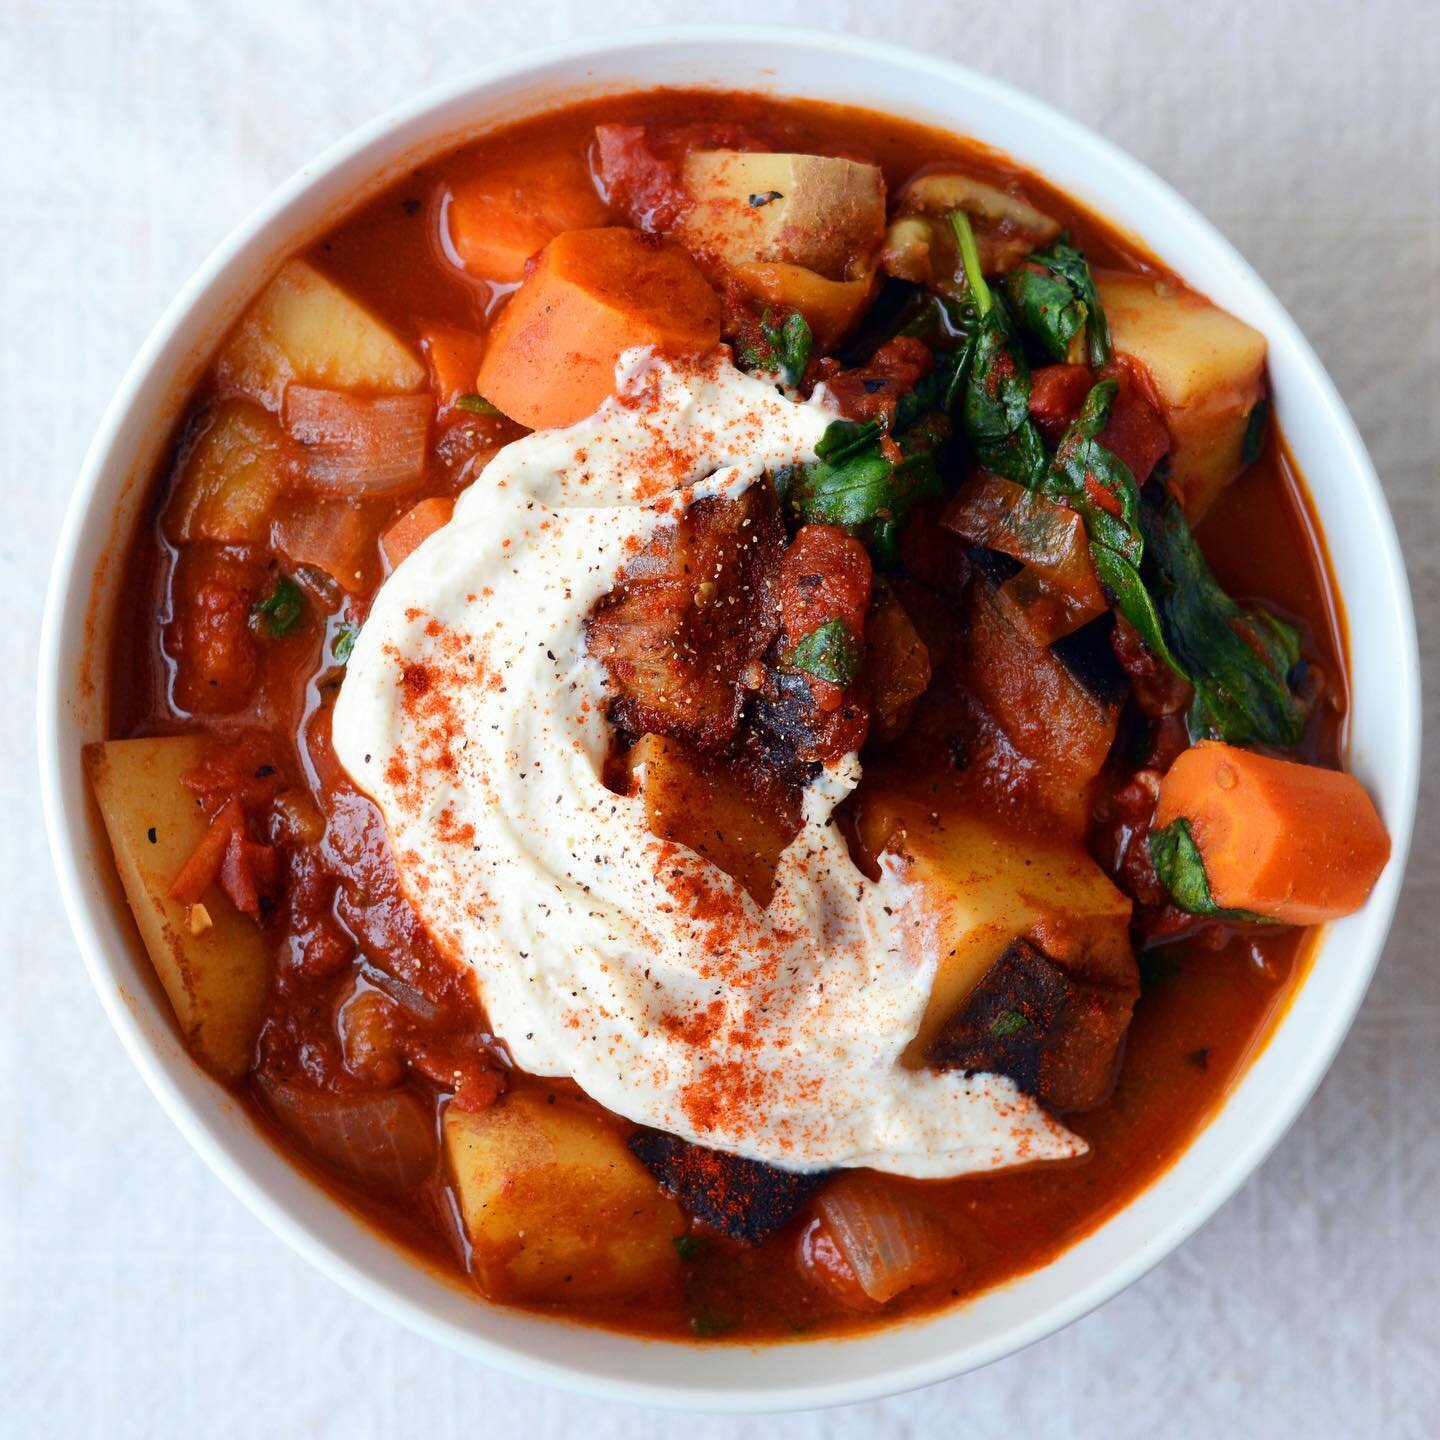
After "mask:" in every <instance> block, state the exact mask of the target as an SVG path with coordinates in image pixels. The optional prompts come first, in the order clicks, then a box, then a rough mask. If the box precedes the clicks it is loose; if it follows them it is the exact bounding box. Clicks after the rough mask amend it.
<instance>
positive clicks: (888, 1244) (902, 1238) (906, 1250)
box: [815, 1173, 959, 1304]
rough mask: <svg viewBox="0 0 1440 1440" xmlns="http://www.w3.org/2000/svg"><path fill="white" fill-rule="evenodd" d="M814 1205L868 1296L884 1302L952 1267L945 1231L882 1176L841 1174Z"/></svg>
mask: <svg viewBox="0 0 1440 1440" xmlns="http://www.w3.org/2000/svg"><path fill="white" fill-rule="evenodd" d="M815 1208H816V1210H817V1211H818V1213H819V1215H820V1218H821V1220H822V1221H823V1222H824V1224H825V1227H826V1229H827V1230H828V1231H829V1232H830V1236H831V1238H832V1239H833V1240H834V1242H835V1245H836V1248H837V1249H838V1250H839V1251H840V1253H841V1254H842V1255H843V1256H844V1257H845V1259H846V1261H847V1262H848V1263H849V1266H850V1268H851V1269H852V1270H853V1271H854V1272H855V1279H856V1282H857V1283H858V1284H859V1286H860V1288H861V1289H862V1290H863V1291H864V1292H865V1293H866V1294H867V1295H868V1296H869V1297H870V1298H871V1299H872V1300H876V1301H878V1302H880V1303H881V1304H884V1302H885V1301H887V1300H892V1299H894V1297H895V1296H896V1295H899V1294H900V1293H901V1292H902V1291H904V1290H908V1289H910V1288H911V1286H913V1285H925V1284H933V1283H935V1282H937V1281H943V1280H949V1279H950V1278H951V1277H952V1276H953V1275H954V1273H955V1271H956V1268H957V1266H958V1263H959V1262H958V1257H957V1255H956V1253H955V1241H954V1238H953V1237H952V1236H951V1234H950V1232H949V1231H948V1230H947V1229H946V1228H945V1226H944V1225H943V1224H942V1223H941V1222H940V1221H939V1220H938V1219H937V1218H936V1217H935V1216H934V1215H932V1214H931V1213H930V1212H929V1211H928V1210H926V1209H924V1208H923V1207H921V1206H920V1205H919V1204H918V1203H917V1202H916V1201H915V1200H914V1199H913V1198H912V1197H911V1196H910V1195H908V1194H907V1193H906V1192H905V1191H904V1190H903V1189H902V1188H901V1187H900V1186H898V1185H895V1184H893V1183H892V1182H889V1181H887V1180H886V1179H885V1178H884V1177H883V1176H877V1175H864V1174H860V1173H852V1174H847V1175H843V1176H841V1177H840V1179H838V1180H836V1181H835V1182H834V1183H833V1184H831V1185H829V1186H828V1187H827V1188H826V1190H825V1191H824V1193H823V1194H822V1195H821V1196H820V1198H819V1200H818V1201H816V1206H815Z"/></svg>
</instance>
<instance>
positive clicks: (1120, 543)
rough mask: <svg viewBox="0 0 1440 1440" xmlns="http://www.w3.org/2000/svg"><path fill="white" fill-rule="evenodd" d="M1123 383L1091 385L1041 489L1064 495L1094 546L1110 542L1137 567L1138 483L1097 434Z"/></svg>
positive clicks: (1140, 548) (1141, 550)
mask: <svg viewBox="0 0 1440 1440" xmlns="http://www.w3.org/2000/svg"><path fill="white" fill-rule="evenodd" d="M1119 388H1120V387H1119V384H1118V382H1117V381H1114V380H1102V381H1101V382H1100V383H1099V384H1098V385H1095V386H1092V387H1091V390H1090V393H1089V394H1088V395H1087V396H1086V397H1085V403H1084V405H1082V406H1081V407H1080V414H1079V415H1078V416H1077V417H1076V419H1075V423H1074V424H1073V425H1071V427H1070V428H1069V430H1067V431H1066V432H1065V436H1064V438H1063V439H1062V440H1061V441H1060V448H1059V449H1058V450H1057V451H1056V452H1055V460H1054V463H1053V464H1052V465H1051V466H1050V468H1049V469H1048V470H1047V471H1046V472H1045V475H1044V478H1043V480H1042V481H1041V483H1040V486H1039V488H1040V490H1041V491H1042V493H1044V494H1046V495H1050V496H1054V497H1057V498H1064V499H1065V500H1067V501H1068V502H1069V503H1070V505H1071V506H1073V507H1074V509H1076V510H1078V511H1079V512H1080V514H1081V515H1082V516H1084V519H1085V531H1086V534H1088V535H1089V537H1090V543H1091V544H1092V545H1103V546H1106V547H1108V548H1109V549H1111V550H1113V551H1114V552H1115V553H1116V554H1117V555H1119V556H1120V557H1121V558H1122V559H1124V560H1125V561H1127V562H1128V563H1129V564H1130V565H1131V566H1133V567H1135V568H1136V569H1138V568H1139V565H1140V560H1141V557H1142V556H1143V555H1144V553H1145V542H1144V540H1143V539H1142V538H1141V535H1140V521H1139V516H1140V488H1139V486H1137V485H1136V484H1135V477H1134V476H1133V475H1132V474H1131V473H1130V471H1129V469H1128V468H1127V467H1126V465H1125V463H1124V462H1123V461H1122V460H1121V459H1120V458H1119V457H1118V456H1116V455H1114V454H1113V453H1112V452H1111V451H1109V450H1107V449H1106V448H1105V446H1103V445H1102V444H1101V443H1100V442H1099V440H1097V439H1096V438H1095V437H1096V436H1097V435H1099V433H1100V432H1101V431H1102V430H1103V429H1104V428H1105V425H1106V422H1107V421H1108V420H1109V419H1110V407H1111V405H1112V404H1114V401H1115V395H1116V393H1117V392H1118V390H1119Z"/></svg>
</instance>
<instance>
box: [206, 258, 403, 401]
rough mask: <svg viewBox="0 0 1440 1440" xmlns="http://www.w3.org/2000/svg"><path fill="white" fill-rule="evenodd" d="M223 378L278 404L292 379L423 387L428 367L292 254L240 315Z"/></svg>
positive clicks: (338, 385) (223, 359)
mask: <svg viewBox="0 0 1440 1440" xmlns="http://www.w3.org/2000/svg"><path fill="white" fill-rule="evenodd" d="M218 365H219V372H220V379H221V381H222V383H224V384H225V385H228V386H232V387H234V388H235V389H236V390H240V391H242V392H243V393H245V394H246V395H249V396H251V397H252V398H253V399H255V400H258V401H260V402H261V404H263V405H266V406H268V407H269V408H270V409H271V410H278V409H279V408H280V402H281V400H282V399H283V398H284V394H285V387H286V386H287V385H288V384H289V383H290V382H291V381H292V380H294V381H298V382H299V383H300V384H302V385H316V386H321V387H325V388H330V389H339V390H379V391H385V392H390V393H393V392H397V391H406V390H418V389H419V388H420V387H421V386H422V385H423V384H425V380H426V375H425V367H424V366H423V365H422V364H421V363H420V361H419V360H418V359H417V358H416V357H415V356H414V355H412V354H411V353H410V351H409V350H408V349H407V348H406V347H405V346H404V345H402V344H401V343H400V341H399V340H398V339H397V338H396V337H395V335H394V334H393V333H392V332H391V331H390V330H389V329H387V328H386V327H385V326H384V325H382V324H381V323H380V321H379V320H377V319H376V318H375V317H374V316H373V315H372V314H371V313H370V312H369V311H368V310H367V309H365V307H364V306H363V305H361V304H360V302H359V301H357V300H353V299H351V297H350V296H349V295H347V294H346V293H345V292H344V291H343V290H342V289H341V288H340V287H339V286H338V285H336V284H335V283H334V282H333V281H331V280H327V279H326V278H325V276H323V275H322V274H320V272H319V271H318V270H316V269H315V267H314V266H313V265H309V264H307V263H306V262H305V261H304V260H290V261H287V262H286V264H285V265H284V266H283V267H282V268H281V270H280V273H279V274H278V275H277V276H276V277H275V278H274V279H273V280H272V281H271V282H270V284H269V285H267V286H266V287H265V289H264V290H263V291H262V292H261V294H260V297H259V298H258V299H257V300H256V301H255V303H254V304H253V305H251V307H250V308H249V309H248V310H247V311H246V312H245V314H244V315H243V316H242V317H241V320H240V323H239V325H238V326H236V328H235V330H234V331H233V332H232V333H231V335H230V338H229V339H228V340H227V341H226V342H225V347H224V349H223V350H221V352H220V359H219V362H218Z"/></svg>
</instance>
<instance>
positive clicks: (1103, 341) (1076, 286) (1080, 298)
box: [1026, 235, 1115, 366]
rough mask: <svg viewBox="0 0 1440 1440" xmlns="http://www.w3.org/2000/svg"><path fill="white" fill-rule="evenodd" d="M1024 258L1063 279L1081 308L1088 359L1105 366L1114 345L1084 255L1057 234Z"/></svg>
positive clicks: (1109, 359) (1108, 361) (1112, 357)
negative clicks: (1042, 247) (1083, 315)
mask: <svg viewBox="0 0 1440 1440" xmlns="http://www.w3.org/2000/svg"><path fill="white" fill-rule="evenodd" d="M1026 258H1027V259H1028V260H1029V261H1030V263H1031V264H1032V265H1039V266H1040V267H1041V268H1043V269H1045V270H1048V271H1049V272H1050V273H1051V274H1052V275H1054V276H1055V277H1056V278H1057V279H1059V280H1062V281H1064V283H1065V287H1066V289H1068V290H1069V291H1070V294H1071V296H1072V298H1073V299H1074V300H1075V302H1076V303H1077V304H1080V305H1083V306H1084V307H1085V340H1086V350H1087V354H1088V358H1089V361H1090V363H1091V364H1092V365H1096V366H1099V365H1108V364H1109V363H1110V362H1111V360H1113V359H1114V358H1115V347H1114V345H1113V344H1112V343H1111V340H1110V323H1109V321H1108V320H1106V318H1105V307H1104V306H1103V305H1101V303H1100V295H1099V292H1098V291H1097V290H1096V289H1095V277H1094V276H1093V275H1091V273H1090V266H1089V265H1088V264H1087V263H1086V260H1085V257H1084V255H1082V254H1081V253H1080V251H1079V250H1077V249H1076V248H1075V247H1074V246H1073V245H1071V244H1069V243H1068V241H1067V239H1066V237H1065V236H1064V235H1061V236H1060V238H1059V239H1058V240H1056V241H1055V243H1054V244H1053V245H1051V246H1049V247H1048V248H1047V249H1045V250H1037V251H1035V252H1034V254H1032V255H1029V256H1027V257H1026Z"/></svg>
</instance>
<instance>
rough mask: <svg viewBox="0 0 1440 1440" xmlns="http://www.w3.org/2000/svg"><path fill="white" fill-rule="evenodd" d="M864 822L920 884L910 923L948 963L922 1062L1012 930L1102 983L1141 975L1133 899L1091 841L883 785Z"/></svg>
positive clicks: (874, 843) (865, 832)
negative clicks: (1028, 828) (885, 790)
mask: <svg viewBox="0 0 1440 1440" xmlns="http://www.w3.org/2000/svg"><path fill="white" fill-rule="evenodd" d="M860 833H861V836H862V838H863V840H864V842H865V847H866V849H868V850H869V851H870V853H871V854H875V855H879V854H888V855H889V856H890V857H891V858H890V861H889V863H890V864H891V865H893V866H894V867H895V868H897V869H898V871H899V873H900V874H901V876H903V878H904V879H905V880H907V881H908V882H910V884H912V885H914V886H916V887H918V889H917V891H916V893H915V895H914V899H913V901H912V902H911V903H910V904H908V905H907V907H906V910H905V912H904V913H903V916H902V923H903V924H904V925H905V926H906V927H907V929H910V928H911V927H913V929H914V932H915V934H916V937H917V940H918V939H919V937H920V936H922V935H928V936H929V937H933V938H929V939H927V942H926V943H932V944H934V945H935V947H936V949H937V950H938V952H939V956H940V963H939V967H938V969H937V970H936V974H935V981H934V985H933V987H932V988H931V992H930V1003H929V1004H928V1005H927V1006H926V1009H925V1014H924V1016H923V1017H922V1019H921V1021H920V1026H919V1029H918V1030H917V1031H916V1034H915V1039H914V1040H913V1041H912V1042H911V1044H910V1046H909V1048H908V1049H907V1051H906V1059H907V1061H908V1062H910V1063H912V1064H917V1065H918V1064H920V1063H922V1062H923V1060H924V1058H925V1055H926V1053H927V1052H928V1051H929V1049H930V1045H931V1042H932V1041H933V1040H934V1039H935V1037H936V1035H937V1034H938V1033H939V1032H940V1030H941V1028H942V1027H943V1026H944V1024H945V1022H946V1021H947V1020H948V1019H949V1018H950V1016H951V1015H952V1014H953V1013H954V1012H955V1010H956V1009H957V1008H958V1006H959V1005H960V1003H961V1002H962V1001H963V1000H964V999H965V998H966V997H967V996H968V995H969V994H970V992H971V991H972V990H974V989H975V987H976V986H977V985H978V984H979V983H980V982H981V980H983V979H984V978H985V976H986V974H987V973H988V972H989V970H990V968H991V966H993V965H994V964H995V962H996V961H998V960H999V959H1000V957H1001V956H1002V955H1003V954H1004V953H1005V951H1006V949H1007V948H1008V947H1009V946H1010V944H1011V942H1012V941H1015V940H1019V939H1024V940H1029V941H1030V942H1031V943H1032V944H1034V945H1036V946H1037V947H1038V948H1039V949H1041V950H1043V951H1044V952H1045V954H1046V955H1048V956H1049V957H1050V958H1051V959H1052V960H1053V961H1055V963H1056V964H1058V965H1060V966H1061V967H1062V968H1064V969H1065V970H1067V971H1069V972H1072V973H1074V974H1076V975H1078V976H1080V977H1082V978H1085V979H1088V980H1091V981H1094V982H1096V983H1099V984H1108V985H1112V986H1116V987H1121V988H1128V987H1129V986H1131V985H1133V984H1134V983H1136V982H1135V974H1136V972H1135V958H1134V955H1133V953H1132V951H1131V949H1130V935H1129V927H1130V913H1131V903H1130V900H1129V899H1128V898H1127V897H1126V896H1124V895H1122V894H1121V893H1120V891H1119V890H1117V889H1116V888H1115V887H1114V886H1113V885H1112V884H1111V883H1110V881H1109V880H1108V879H1107V878H1106V876H1105V875H1104V874H1103V872H1102V871H1101V870H1100V867H1099V866H1098V865H1096V864H1095V862H1094V861H1093V860H1092V859H1091V858H1090V856H1089V854H1088V853H1087V852H1086V850H1085V848H1084V846H1083V844H1081V843H1080V842H1079V841H1078V840H1077V841H1065V840H1062V839H1058V838H1054V837H1051V838H1047V839H1043V840H1042V839H1039V838H1037V837H1034V836H1029V835H1024V836H1022V835H1018V834H1015V833H1012V832H1009V831H1006V830H1004V829H1002V828H1000V827H999V826H997V825H996V824H995V823H994V822H993V821H992V820H989V819H982V818H981V817H980V816H978V815H972V814H970V813H968V812H966V811H964V810H958V809H956V810H953V811H949V812H947V813H945V814H943V815H941V814H937V813H935V812H934V811H933V810H932V809H931V808H930V807H929V806H928V805H921V804H918V803H915V802H912V801H909V800H906V799H903V798H899V797H893V798H890V797H884V796H875V797H874V798H872V799H871V800H870V801H869V802H868V803H867V804H866V806H865V808H864V810H863V812H862V814H861V819H860Z"/></svg>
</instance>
